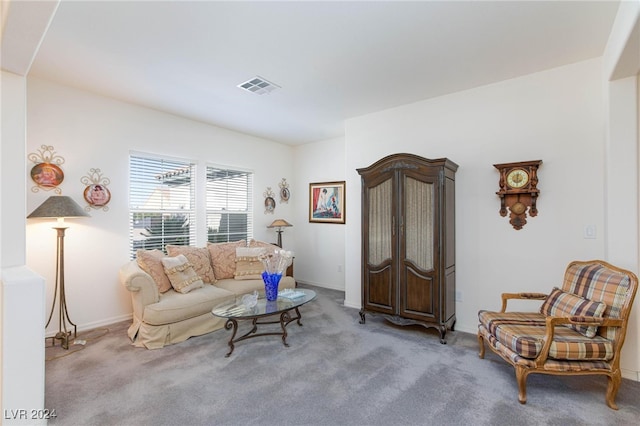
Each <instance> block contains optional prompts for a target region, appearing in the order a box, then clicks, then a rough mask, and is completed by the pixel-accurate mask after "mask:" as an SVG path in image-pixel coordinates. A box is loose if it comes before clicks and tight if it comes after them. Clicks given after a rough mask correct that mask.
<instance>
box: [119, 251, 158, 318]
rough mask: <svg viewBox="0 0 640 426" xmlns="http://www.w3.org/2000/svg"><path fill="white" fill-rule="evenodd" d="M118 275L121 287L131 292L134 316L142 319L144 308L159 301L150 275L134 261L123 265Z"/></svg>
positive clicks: (156, 289)
mask: <svg viewBox="0 0 640 426" xmlns="http://www.w3.org/2000/svg"><path fill="white" fill-rule="evenodd" d="M118 275H119V278H120V282H121V283H122V285H124V286H125V288H126V289H127V290H129V291H130V292H131V302H132V305H133V314H134V316H135V317H137V318H138V319H142V314H143V312H144V308H145V306H147V305H150V304H152V303H157V302H158V301H159V300H160V293H159V292H158V286H157V285H156V283H155V281H154V280H153V278H151V275H149V274H147V273H146V272H145V271H143V270H142V268H140V266H138V263H137V262H136V261H135V260H132V261H129V262H128V263H126V264H124V265H123V266H122V267H121V268H120V271H119V274H118Z"/></svg>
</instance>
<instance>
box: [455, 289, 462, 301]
mask: <svg viewBox="0 0 640 426" xmlns="http://www.w3.org/2000/svg"><path fill="white" fill-rule="evenodd" d="M456 302H462V292H461V291H459V290H456Z"/></svg>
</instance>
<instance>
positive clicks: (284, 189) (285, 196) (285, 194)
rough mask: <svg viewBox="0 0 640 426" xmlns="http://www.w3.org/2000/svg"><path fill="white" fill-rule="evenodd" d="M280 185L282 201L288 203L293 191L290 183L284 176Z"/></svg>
mask: <svg viewBox="0 0 640 426" xmlns="http://www.w3.org/2000/svg"><path fill="white" fill-rule="evenodd" d="M278 186H279V187H280V202H281V203H288V202H289V197H290V196H291V192H290V191H289V184H288V183H287V180H286V179H285V178H282V182H280V183H279V184H278Z"/></svg>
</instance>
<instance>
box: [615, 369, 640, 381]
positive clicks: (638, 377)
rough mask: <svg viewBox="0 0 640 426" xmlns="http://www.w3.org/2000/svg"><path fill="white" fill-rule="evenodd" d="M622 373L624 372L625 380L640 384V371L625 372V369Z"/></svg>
mask: <svg viewBox="0 0 640 426" xmlns="http://www.w3.org/2000/svg"><path fill="white" fill-rule="evenodd" d="M620 371H621V372H622V377H623V378H625V379H629V380H633V381H634V382H640V371H633V370H625V369H624V368H621V369H620Z"/></svg>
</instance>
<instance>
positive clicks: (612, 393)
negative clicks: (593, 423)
mask: <svg viewBox="0 0 640 426" xmlns="http://www.w3.org/2000/svg"><path fill="white" fill-rule="evenodd" d="M620 381H621V373H620V370H616V371H615V372H614V373H612V374H610V375H608V376H607V398H606V401H607V405H608V406H609V408H612V409H614V410H617V409H618V406H617V405H616V395H617V394H618V387H619V386H620Z"/></svg>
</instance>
